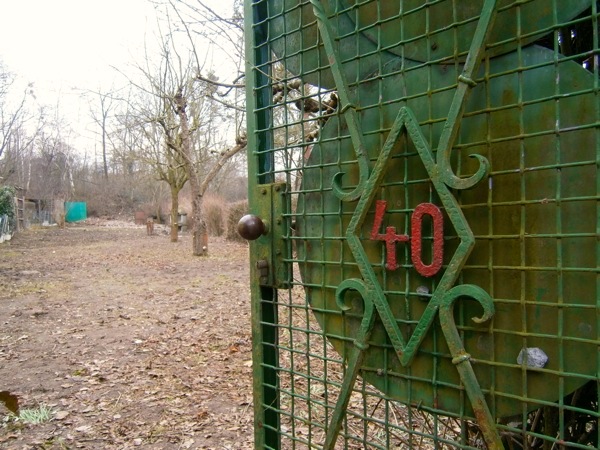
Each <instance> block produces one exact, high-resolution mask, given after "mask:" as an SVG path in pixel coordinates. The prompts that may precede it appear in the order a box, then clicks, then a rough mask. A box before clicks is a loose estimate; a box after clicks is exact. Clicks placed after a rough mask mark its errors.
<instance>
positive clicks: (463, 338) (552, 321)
mask: <svg viewBox="0 0 600 450" xmlns="http://www.w3.org/2000/svg"><path fill="white" fill-rule="evenodd" d="M598 8H599V6H598V4H597V3H596V2H595V1H592V0H571V1H558V0H529V1H527V0H521V1H514V0H504V1H503V0H479V1H458V0H437V1H436V0H428V1H423V0H393V1H392V0H390V1H370V0H357V1H352V0H321V1H319V0H253V1H247V3H246V20H247V23H246V33H247V35H246V37H247V55H248V60H249V65H248V71H247V74H246V78H247V86H248V90H247V92H248V118H249V133H248V136H249V149H250V150H249V174H250V176H249V180H250V209H251V212H252V214H253V216H252V217H250V216H249V217H246V218H244V219H243V221H242V222H241V224H240V227H241V229H242V234H244V235H245V236H246V237H248V238H250V239H256V240H254V241H253V242H252V243H251V251H250V255H251V261H252V273H251V283H252V293H253V299H252V310H253V332H254V380H255V385H254V393H255V397H254V403H255V405H254V407H255V418H256V419H255V421H256V427H255V429H256V447H257V448H273V449H279V448H281V449H296V448H297V449H304V448H319V449H320V448H327V449H338V448H339V449H352V448H380V449H393V448H398V449H405V448H406V449H426V448H435V449H442V448H448V449H451V448H507V449H511V448H530V449H538V448H539V449H547V450H550V449H559V448H597V447H598V440H599V439H598V437H599V434H600V431H599V427H598V422H599V421H600V410H599V406H598V383H599V382H598V375H599V373H600V358H599V344H600V300H599V298H600V297H599V295H598V294H599V293H598V290H599V287H600V278H599V276H598V261H599V259H600V252H599V243H598V232H599V227H600V210H599V209H598V200H599V189H600V183H599V177H598V165H599V161H600V131H599V130H600V127H599V125H600V124H599V121H598V118H599V117H600V102H599V88H598V84H599V68H598V53H599V51H598V50H599V45H598V31H599V28H598Z"/></svg>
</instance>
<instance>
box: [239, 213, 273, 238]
mask: <svg viewBox="0 0 600 450" xmlns="http://www.w3.org/2000/svg"><path fill="white" fill-rule="evenodd" d="M237 231H238V234H239V235H240V236H241V237H243V238H244V239H246V240H248V241H254V240H255V239H258V238H259V237H261V236H262V235H263V234H266V233H267V225H266V224H265V222H263V220H262V219H261V218H260V217H258V216H255V215H254V214H246V215H245V216H244V217H242V218H241V219H240V221H239V222H238V225H237Z"/></svg>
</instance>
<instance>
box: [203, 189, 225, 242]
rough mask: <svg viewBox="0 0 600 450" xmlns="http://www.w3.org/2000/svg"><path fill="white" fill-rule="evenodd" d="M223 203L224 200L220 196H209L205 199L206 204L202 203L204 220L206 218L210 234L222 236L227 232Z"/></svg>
mask: <svg viewBox="0 0 600 450" xmlns="http://www.w3.org/2000/svg"><path fill="white" fill-rule="evenodd" d="M223 204H224V201H223V199H222V198H220V197H215V196H207V197H206V198H205V199H204V204H203V205H202V207H203V209H204V220H206V228H207V231H208V234H209V235H211V236H222V235H223V233H224V232H225V224H224V223H223V214H224V212H223Z"/></svg>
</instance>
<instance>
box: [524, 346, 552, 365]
mask: <svg viewBox="0 0 600 450" xmlns="http://www.w3.org/2000/svg"><path fill="white" fill-rule="evenodd" d="M517 363H518V364H521V365H523V364H525V365H526V366H527V367H529V368H531V369H541V368H542V367H544V366H546V364H548V355H546V353H544V351H543V350H542V349H541V348H538V347H529V348H527V347H525V348H522V349H521V351H520V352H519V356H517Z"/></svg>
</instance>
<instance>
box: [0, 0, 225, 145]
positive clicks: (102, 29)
mask: <svg viewBox="0 0 600 450" xmlns="http://www.w3.org/2000/svg"><path fill="white" fill-rule="evenodd" d="M208 3H209V4H212V5H213V6H214V7H216V8H217V9H221V8H222V7H223V6H227V7H229V5H230V4H231V3H232V1H231V0H208ZM220 7H221V8H220ZM156 27H157V17H156V12H155V7H154V5H153V4H152V1H151V0H0V60H2V61H3V63H4V65H5V66H6V68H8V70H10V71H11V72H13V73H15V74H17V76H18V77H19V79H20V80H21V82H33V83H34V92H35V94H36V96H37V97H38V100H39V101H40V102H41V103H43V104H48V105H52V106H58V107H59V112H60V115H61V116H62V117H65V118H66V119H67V120H69V121H70V122H72V123H73V125H74V127H75V128H77V124H76V123H75V122H79V123H80V124H81V123H82V122H87V125H86V126H85V127H89V124H90V118H89V107H88V105H87V103H86V102H82V101H81V100H80V99H79V97H80V94H81V92H82V91H85V90H91V91H98V90H102V91H103V92H107V91H109V90H111V88H112V87H113V84H114V83H115V81H116V82H117V86H120V85H122V83H123V78H122V77H120V76H119V75H118V73H117V72H116V71H115V70H114V69H113V68H112V67H115V66H116V67H118V68H119V69H120V70H122V71H124V72H127V71H128V65H129V69H131V64H133V63H135V62H138V63H139V62H141V61H143V59H144V42H145V41H147V42H149V45H152V44H153V43H156V42H157V40H156V33H155V30H156ZM76 131H77V132H78V133H79V134H85V130H84V131H82V130H76Z"/></svg>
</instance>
